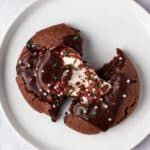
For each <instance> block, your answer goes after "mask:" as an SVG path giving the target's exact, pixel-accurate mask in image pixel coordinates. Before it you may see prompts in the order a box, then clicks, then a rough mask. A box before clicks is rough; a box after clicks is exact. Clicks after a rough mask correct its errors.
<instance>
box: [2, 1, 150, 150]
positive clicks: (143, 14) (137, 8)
mask: <svg viewBox="0 0 150 150" xmlns="http://www.w3.org/2000/svg"><path fill="white" fill-rule="evenodd" d="M37 2H39V0H32V1H30V2H28V3H27V4H25V6H23V7H22V9H20V11H19V12H18V13H17V14H16V15H15V16H14V17H13V19H12V20H11V21H10V22H9V24H8V26H7V30H6V32H5V33H4V34H3V37H2V40H1V41H0V51H1V49H2V47H3V43H4V42H5V40H6V39H7V36H8V35H9V32H10V31H11V28H12V27H13V26H14V24H15V23H16V22H17V21H18V20H19V18H20V17H21V16H22V14H24V13H26V12H27V10H28V9H30V7H31V6H33V5H34V4H36V3H37ZM126 3H129V5H132V6H131V7H132V8H133V10H135V13H137V14H136V15H139V17H142V19H143V20H145V22H147V25H150V14H149V13H148V12H147V11H146V9H144V8H143V7H142V6H141V5H139V4H138V3H137V2H136V1H133V0H126ZM2 99H3V98H2V96H1V91H0V112H1V113H2V116H3V117H4V120H5V121H6V122H7V123H8V125H9V126H10V128H12V129H13V131H15V133H16V134H17V135H18V136H19V137H20V138H21V139H22V140H23V141H24V142H26V143H28V144H29V145H30V146H31V147H32V148H33V149H39V148H38V147H37V146H36V145H35V144H33V142H32V141H31V140H30V139H28V138H27V137H25V136H24V135H23V134H22V133H21V132H20V131H19V130H18V129H17V127H16V126H15V125H14V124H13V123H12V121H11V120H10V119H9V116H8V115H7V113H6V110H5V108H4V106H3V104H2ZM149 134H150V128H149V129H147V133H146V134H145V135H143V137H139V138H140V139H139V141H138V142H135V143H133V144H131V145H130V147H129V148H128V149H132V148H134V147H136V146H137V145H138V144H139V143H140V142H142V140H144V139H145V138H146V137H147V136H148V135H149Z"/></svg>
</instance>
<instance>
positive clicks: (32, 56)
mask: <svg viewBox="0 0 150 150" xmlns="http://www.w3.org/2000/svg"><path fill="white" fill-rule="evenodd" d="M61 45H66V46H70V47H72V48H74V49H75V50H76V51H78V52H79V54H80V55H82V38H81V37H80V31H79V30H77V29H74V28H72V27H70V26H67V25H65V24H59V25H56V26H52V27H49V28H46V29H44V30H41V31H39V32H37V33H36V34H35V35H34V36H33V37H32V38H31V39H30V40H29V41H28V42H27V44H26V46H25V47H24V48H23V50H22V53H21V55H20V57H19V59H18V62H17V67H16V69H17V77H16V81H17V83H18V86H19V88H20V90H21V92H22V94H23V96H24V98H25V99H26V101H27V102H28V103H29V104H30V106H32V107H33V108H34V109H35V110H37V111H39V112H41V113H46V114H48V115H50V116H51V117H52V120H53V121H56V119H57V115H58V111H59V107H60V105H61V104H62V103H63V101H64V97H63V96H61V97H59V98H58V95H56V94H54V95H52V97H53V99H55V100H54V101H53V102H51V98H52V97H51V96H49V94H48V92H49V91H47V92H44V91H43V90H42V89H41V88H39V85H38V84H36V83H37V82H36V81H37V76H38V75H37V71H38V67H39V66H38V63H40V60H41V58H42V57H43V56H44V54H45V53H48V52H49V51H50V50H51V49H54V48H55V47H58V46H61ZM37 62H38V63H37ZM58 63H59V62H58ZM55 67H56V66H55V64H54V65H53V68H55ZM55 73H56V74H57V72H55ZM48 86H51V85H48Z"/></svg>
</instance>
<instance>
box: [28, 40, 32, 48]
mask: <svg viewBox="0 0 150 150" xmlns="http://www.w3.org/2000/svg"><path fill="white" fill-rule="evenodd" d="M27 47H28V48H31V47H32V41H31V40H29V41H28V42H27Z"/></svg>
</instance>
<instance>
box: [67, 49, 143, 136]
mask: <svg viewBox="0 0 150 150" xmlns="http://www.w3.org/2000/svg"><path fill="white" fill-rule="evenodd" d="M97 74H98V75H99V76H100V77H102V78H103V79H105V80H106V81H107V82H109V83H110V84H111V86H112V88H111V90H110V91H109V92H108V93H107V94H106V95H103V96H102V97H100V98H99V99H97V100H96V101H94V102H93V103H92V104H90V103H86V105H83V104H82V101H81V100H78V101H77V100H74V101H73V103H72V105H71V107H70V110H69V112H68V113H66V116H65V118H64V122H65V124H66V125H67V126H68V127H70V128H72V129H74V130H76V131H78V132H81V133H85V134H96V133H99V132H100V131H106V130H108V129H109V128H111V127H112V126H115V125H116V124H118V123H120V122H121V121H123V120H124V119H125V118H126V117H127V116H128V115H129V114H131V112H133V110H134V109H135V106H136V104H137V102H138V99H139V91H140V83H139V78H138V75H137V71H136V69H135V67H134V66H133V64H132V63H131V61H130V60H129V58H128V57H127V56H126V55H125V54H124V53H123V51H122V50H120V49H117V56H116V57H114V58H113V59H112V60H111V61H110V62H109V63H107V64H105V65H104V66H103V67H102V68H101V69H100V70H98V72H97ZM93 96H94V95H93Z"/></svg>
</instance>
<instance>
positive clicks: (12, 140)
mask: <svg viewBox="0 0 150 150" xmlns="http://www.w3.org/2000/svg"><path fill="white" fill-rule="evenodd" d="M136 1H137V2H139V3H140V4H141V5H142V6H143V7H144V8H145V9H146V10H147V11H149V12H150V0H136ZM28 2H31V0H0V41H1V39H2V38H3V36H4V33H5V31H6V30H7V27H8V25H9V23H10V22H11V20H12V19H13V17H14V16H15V15H16V14H17V13H18V12H19V11H20V10H21V8H22V7H23V6H24V5H25V4H27V3H28ZM0 150H33V148H31V146H30V145H29V144H28V143H26V142H25V141H23V140H22V139H21V138H20V137H19V135H17V134H16V132H15V131H14V130H13V129H12V128H11V127H10V125H9V124H8V123H7V121H6V120H5V119H4V117H3V116H2V113H1V112H0ZM134 150H150V136H148V137H147V138H146V139H145V140H144V141H143V142H141V143H140V144H139V145H138V146H137V147H136V148H134Z"/></svg>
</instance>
